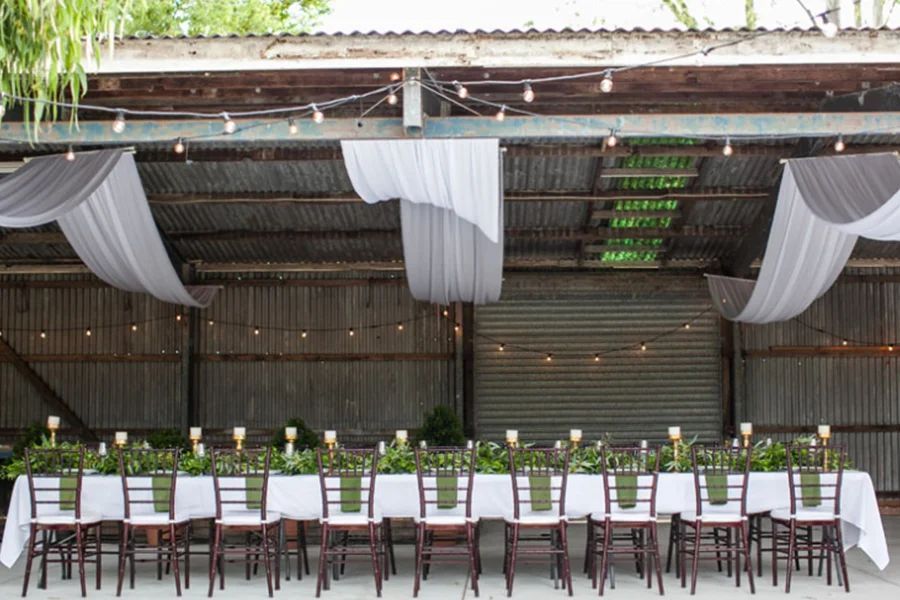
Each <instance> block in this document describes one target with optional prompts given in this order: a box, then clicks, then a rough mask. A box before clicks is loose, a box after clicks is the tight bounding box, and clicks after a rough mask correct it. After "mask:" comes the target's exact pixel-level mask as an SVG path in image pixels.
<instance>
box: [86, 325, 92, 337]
mask: <svg viewBox="0 0 900 600" xmlns="http://www.w3.org/2000/svg"><path fill="white" fill-rule="evenodd" d="M84 335H86V336H87V337H91V328H90V327H88V328H87V329H85V330H84Z"/></svg>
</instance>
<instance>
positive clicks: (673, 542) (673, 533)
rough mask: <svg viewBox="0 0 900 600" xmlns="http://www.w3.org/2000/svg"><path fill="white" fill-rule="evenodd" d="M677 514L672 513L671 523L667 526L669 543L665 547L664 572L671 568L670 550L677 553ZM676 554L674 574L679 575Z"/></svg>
mask: <svg viewBox="0 0 900 600" xmlns="http://www.w3.org/2000/svg"><path fill="white" fill-rule="evenodd" d="M678 521H679V518H678V515H672V521H671V525H670V526H669V545H668V548H666V573H669V572H670V571H671V570H672V552H673V550H674V551H675V553H676V554H677V552H678ZM679 564H680V563H679V562H678V556H675V575H676V576H679V575H680V574H679V572H678V565H679Z"/></svg>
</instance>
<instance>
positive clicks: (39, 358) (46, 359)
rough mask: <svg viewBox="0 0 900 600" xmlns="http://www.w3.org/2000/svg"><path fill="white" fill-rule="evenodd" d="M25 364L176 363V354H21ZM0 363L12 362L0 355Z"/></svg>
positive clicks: (179, 359)
mask: <svg viewBox="0 0 900 600" xmlns="http://www.w3.org/2000/svg"><path fill="white" fill-rule="evenodd" d="M22 360H24V361H25V362H27V363H177V362H180V361H181V356H180V355H178V354H174V353H173V354H23V355H22ZM0 362H13V360H12V359H11V358H10V357H9V356H4V355H2V354H0Z"/></svg>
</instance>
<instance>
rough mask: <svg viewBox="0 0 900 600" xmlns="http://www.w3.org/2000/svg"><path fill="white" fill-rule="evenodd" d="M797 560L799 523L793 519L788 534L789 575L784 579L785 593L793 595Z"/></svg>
mask: <svg viewBox="0 0 900 600" xmlns="http://www.w3.org/2000/svg"><path fill="white" fill-rule="evenodd" d="M796 558H797V522H796V521H794V520H793V519H791V525H790V529H789V532H788V558H787V561H788V566H787V574H786V575H785V577H784V591H785V593H787V594H790V593H791V575H793V572H794V560H795V559H796Z"/></svg>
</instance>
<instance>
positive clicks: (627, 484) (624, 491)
mask: <svg viewBox="0 0 900 600" xmlns="http://www.w3.org/2000/svg"><path fill="white" fill-rule="evenodd" d="M637 495H638V478H637V475H616V502H618V504H619V508H634V507H635V506H637Z"/></svg>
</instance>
